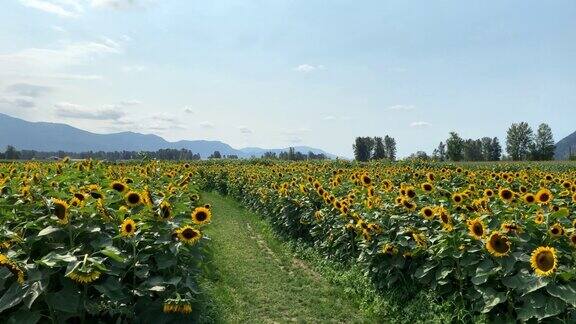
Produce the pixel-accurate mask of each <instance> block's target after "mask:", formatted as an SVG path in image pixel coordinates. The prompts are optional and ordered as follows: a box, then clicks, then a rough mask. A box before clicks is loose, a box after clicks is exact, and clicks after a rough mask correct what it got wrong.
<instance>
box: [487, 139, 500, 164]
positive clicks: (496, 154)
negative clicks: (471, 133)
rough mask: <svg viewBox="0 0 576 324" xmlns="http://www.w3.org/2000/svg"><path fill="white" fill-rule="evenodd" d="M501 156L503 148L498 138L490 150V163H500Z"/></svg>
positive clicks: (493, 141) (494, 140) (493, 140)
mask: <svg viewBox="0 0 576 324" xmlns="http://www.w3.org/2000/svg"><path fill="white" fill-rule="evenodd" d="M501 155H502V146H501V145H500V141H498V137H494V138H493V139H492V146H491V148H490V160H489V161H499V160H500V156H501Z"/></svg>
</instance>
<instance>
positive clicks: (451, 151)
mask: <svg viewBox="0 0 576 324" xmlns="http://www.w3.org/2000/svg"><path fill="white" fill-rule="evenodd" d="M554 143H555V142H554V137H553V136H552V129H551V128H550V126H548V124H545V123H542V124H540V125H539V126H538V129H537V130H536V132H534V131H533V130H532V128H530V125H528V123H526V122H520V123H513V124H512V125H511V126H510V128H508V131H507V134H506V153H507V154H508V155H504V156H503V155H502V146H501V145H500V142H499V140H498V138H497V137H492V138H491V137H483V138H480V139H463V138H461V137H460V136H459V135H458V133H456V132H450V135H449V137H448V139H446V141H445V142H440V144H438V147H437V148H435V149H434V151H433V152H432V156H429V155H428V154H427V153H426V152H423V151H418V152H416V153H414V154H412V155H410V156H409V157H408V158H409V159H425V160H426V159H432V160H436V161H455V162H456V161H498V160H500V159H503V160H512V161H528V160H531V161H546V160H553V159H554V151H555V149H556V146H555V144H554Z"/></svg>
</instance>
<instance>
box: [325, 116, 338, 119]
mask: <svg viewBox="0 0 576 324" xmlns="http://www.w3.org/2000/svg"><path fill="white" fill-rule="evenodd" d="M322 119H324V120H336V116H326V117H324V118H322Z"/></svg>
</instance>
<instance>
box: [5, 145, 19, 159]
mask: <svg viewBox="0 0 576 324" xmlns="http://www.w3.org/2000/svg"><path fill="white" fill-rule="evenodd" d="M4 158H5V159H6V160H18V159H20V152H18V151H17V150H16V148H15V147H14V146H12V145H8V146H7V147H6V152H4Z"/></svg>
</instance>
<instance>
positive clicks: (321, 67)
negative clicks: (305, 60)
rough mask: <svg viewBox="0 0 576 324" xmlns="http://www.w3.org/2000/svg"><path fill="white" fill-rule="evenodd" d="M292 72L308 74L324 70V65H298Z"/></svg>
mask: <svg viewBox="0 0 576 324" xmlns="http://www.w3.org/2000/svg"><path fill="white" fill-rule="evenodd" d="M294 70H295V71H297V72H302V73H310V72H314V71H318V70H324V65H310V64H300V65H298V66H297V67H295V68H294Z"/></svg>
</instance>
